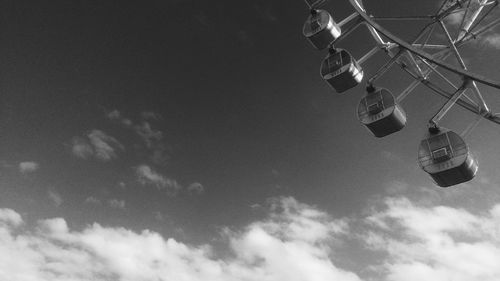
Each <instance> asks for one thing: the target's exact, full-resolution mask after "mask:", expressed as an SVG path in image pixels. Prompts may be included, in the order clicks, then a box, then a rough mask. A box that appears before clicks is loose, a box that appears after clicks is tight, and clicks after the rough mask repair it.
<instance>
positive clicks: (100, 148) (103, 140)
mask: <svg viewBox="0 0 500 281" xmlns="http://www.w3.org/2000/svg"><path fill="white" fill-rule="evenodd" d="M124 149H125V147H124V146H123V145H122V144H121V143H120V142H119V141H118V140H116V139H115V138H114V137H112V136H109V135H107V134H106V133H104V132H103V131H100V130H92V131H91V132H90V133H88V134H87V135H86V137H84V138H83V137H74V138H73V140H72V144H71V152H72V153H73V155H75V156H76V157H79V158H82V159H88V158H90V157H94V158H96V159H98V160H101V161H109V160H111V159H113V158H116V157H117V155H116V151H117V150H124Z"/></svg>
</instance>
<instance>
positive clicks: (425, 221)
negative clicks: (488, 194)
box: [0, 197, 500, 281]
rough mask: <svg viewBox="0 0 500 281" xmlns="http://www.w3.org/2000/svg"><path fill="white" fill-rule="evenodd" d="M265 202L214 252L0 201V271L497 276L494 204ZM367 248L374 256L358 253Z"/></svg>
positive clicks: (88, 275) (31, 275) (218, 278)
mask: <svg viewBox="0 0 500 281" xmlns="http://www.w3.org/2000/svg"><path fill="white" fill-rule="evenodd" d="M269 212H270V213H269V215H268V217H267V218H266V219H263V220H259V221H255V222H253V223H250V224H248V225H247V226H245V227H243V228H242V229H240V230H225V231H224V234H223V235H224V237H225V240H224V241H226V243H225V245H223V248H225V247H227V248H229V252H224V255H221V254H220V253H219V252H218V251H217V250H218V249H217V248H216V247H213V246H211V245H201V246H192V245H188V244H185V243H182V242H180V241H176V240H174V239H172V238H169V239H167V238H164V237H162V236H161V235H160V234H158V233H155V232H152V231H148V230H144V231H142V232H134V231H131V230H128V229H126V228H122V227H119V228H112V227H104V226H101V225H99V224H96V223H95V224H93V225H90V226H87V227H86V228H85V229H82V230H74V229H70V228H69V227H68V225H67V223H66V221H65V220H64V219H62V218H55V219H48V220H41V221H38V223H37V224H36V225H35V226H32V225H27V224H26V223H24V222H23V220H22V217H21V216H20V215H19V214H17V213H16V212H14V211H13V210H10V209H0V280H11V281H28V280H40V281H45V280H53V281H59V280H74V281H82V280H99V281H100V280H123V281H129V280H130V281H132V280H134V281H143V280H144V281H146V280H148V281H149V280H155V281H156V280H165V281H166V280H175V281H198V280H200V281H201V280H204V281H205V280H207V281H257V280H258V281H282V280H287V281H327V280H328V281H361V280H365V281H417V280H418V281H421V280H433V281H445V280H446V281H449V280H453V281H465V280H467V281H479V280H480V281H493V280H495V281H496V280H499V279H500V266H499V262H500V204H498V205H496V206H493V207H492V208H491V209H490V210H489V211H487V212H484V213H479V214H474V213H471V212H468V211H466V210H463V209H457V208H452V207H446V206H427V207H426V206H421V205H417V204H415V203H412V202H411V201H409V200H408V199H406V198H401V197H399V198H387V199H385V201H384V204H383V206H381V207H380V206H379V207H377V208H375V209H374V210H373V212H371V213H370V214H368V215H367V216H365V217H358V218H350V219H334V218H332V217H331V216H330V215H328V214H327V213H325V212H323V211H321V210H318V209H317V208H315V207H312V206H309V205H306V204H302V203H299V202H297V201H296V200H295V199H293V198H290V197H287V198H278V199H275V200H274V201H271V206H270V208H269ZM349 240H350V241H351V242H354V243H356V244H357V245H358V246H359V245H361V246H362V247H363V250H362V251H361V252H356V254H355V255H357V256H354V257H352V259H353V260H351V262H354V263H358V265H359V268H363V269H364V270H363V272H359V273H356V272H353V271H352V270H354V269H351V271H349V270H347V269H342V268H341V266H339V265H338V264H340V263H339V261H342V260H344V261H345V260H348V259H350V258H348V257H346V256H344V255H342V254H340V253H341V252H340V251H338V249H339V248H338V247H339V245H344V246H345V245H346V244H344V243H346V242H348V241H349ZM219 246H220V245H219ZM363 251H364V252H363ZM370 255H371V256H376V258H374V259H373V260H370V261H367V259H366V257H368V256H370ZM333 261H335V262H333ZM363 263H366V264H363ZM367 272H368V273H367Z"/></svg>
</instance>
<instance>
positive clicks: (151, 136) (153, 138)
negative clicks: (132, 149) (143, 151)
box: [134, 121, 163, 148]
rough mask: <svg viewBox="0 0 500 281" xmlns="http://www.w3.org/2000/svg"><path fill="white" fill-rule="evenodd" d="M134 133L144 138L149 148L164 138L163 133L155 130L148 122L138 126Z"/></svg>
mask: <svg viewBox="0 0 500 281" xmlns="http://www.w3.org/2000/svg"><path fill="white" fill-rule="evenodd" d="M134 131H135V132H136V133H137V135H139V136H140V137H141V138H142V140H143V141H144V143H145V144H146V146H147V147H148V148H151V147H152V146H153V144H154V142H158V141H160V140H161V139H162V138H163V133H162V132H161V131H159V130H153V129H152V128H151V124H149V122H146V121H144V122H142V123H141V124H140V125H136V126H135V127H134Z"/></svg>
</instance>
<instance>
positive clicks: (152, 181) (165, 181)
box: [135, 165, 182, 193]
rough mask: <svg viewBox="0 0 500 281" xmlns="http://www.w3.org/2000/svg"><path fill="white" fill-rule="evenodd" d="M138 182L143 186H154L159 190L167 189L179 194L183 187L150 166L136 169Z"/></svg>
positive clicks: (141, 166)
mask: <svg viewBox="0 0 500 281" xmlns="http://www.w3.org/2000/svg"><path fill="white" fill-rule="evenodd" d="M135 173H136V175H137V180H138V181H139V183H140V184H142V185H154V186H156V187H157V188H158V189H167V190H168V191H169V192H173V193H175V192H177V191H178V190H180V189H181V188H182V186H181V185H180V184H179V183H177V181H175V180H172V179H170V178H168V177H166V176H164V175H162V174H160V173H158V172H156V171H155V170H153V169H152V168H151V167H149V166H148V165H140V166H137V167H136V168H135Z"/></svg>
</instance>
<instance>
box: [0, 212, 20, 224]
mask: <svg viewBox="0 0 500 281" xmlns="http://www.w3.org/2000/svg"><path fill="white" fill-rule="evenodd" d="M22 223H23V219H22V218H21V215H19V214H18V213H16V212H15V211H14V210H11V209H0V225H7V226H14V227H17V226H20V225H21V224H22Z"/></svg>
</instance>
